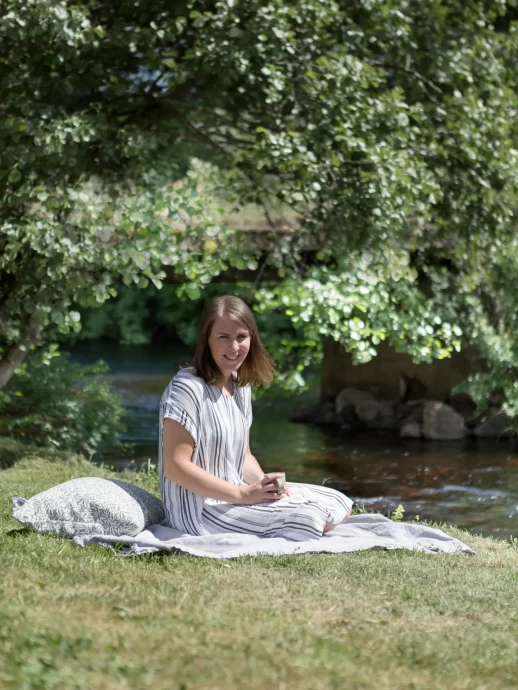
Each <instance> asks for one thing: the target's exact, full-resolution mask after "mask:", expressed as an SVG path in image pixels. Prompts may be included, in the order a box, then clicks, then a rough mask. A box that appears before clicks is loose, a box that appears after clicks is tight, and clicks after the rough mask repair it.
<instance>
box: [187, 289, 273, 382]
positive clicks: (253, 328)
mask: <svg viewBox="0 0 518 690" xmlns="http://www.w3.org/2000/svg"><path fill="white" fill-rule="evenodd" d="M218 316H228V317H230V318H231V319H233V320H234V321H236V322H237V323H239V324H240V325H241V326H242V327H243V328H245V329H246V330H247V331H248V332H249V333H250V349H249V351H248V354H247V356H246V358H245V360H244V361H243V363H242V364H241V366H240V367H239V369H238V370H237V379H236V382H237V385H238V386H246V385H248V384H249V385H251V386H260V385H263V384H265V383H270V382H271V381H272V379H273V375H274V373H275V363H274V361H273V359H272V358H271V357H270V355H269V354H268V352H267V350H266V348H265V347H264V345H263V343H262V341H261V337H260V335H259V330H258V328H257V323H256V321H255V318H254V315H253V313H252V310H251V309H250V307H249V306H248V305H247V304H246V303H245V302H243V300H242V299H240V298H239V297H234V296H233V295H220V296H218V297H214V298H213V299H211V300H210V302H208V303H207V304H206V305H205V308H204V310H203V312H202V315H201V317H200V322H199V324H198V339H197V342H196V351H195V353H194V358H193V359H192V361H191V362H190V363H189V364H190V366H191V367H192V368H193V369H194V371H195V374H196V376H199V377H201V378H202V379H203V380H204V381H205V383H208V384H209V385H214V384H215V383H217V382H218V381H219V380H220V378H221V372H220V370H219V367H218V366H217V364H216V362H215V361H214V358H213V357H212V353H211V351H210V347H209V336H210V334H211V331H212V328H213V326H214V323H215V321H216V319H217V318H218Z"/></svg>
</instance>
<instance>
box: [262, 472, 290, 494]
mask: <svg viewBox="0 0 518 690" xmlns="http://www.w3.org/2000/svg"><path fill="white" fill-rule="evenodd" d="M275 475H277V476H275ZM278 475H281V476H280V477H279V476H278ZM264 476H265V477H272V482H275V483H276V484H277V493H278V494H282V493H283V492H284V489H285V488H286V472H268V473H267V474H265V475H264Z"/></svg>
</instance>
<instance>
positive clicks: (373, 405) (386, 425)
mask: <svg viewBox="0 0 518 690" xmlns="http://www.w3.org/2000/svg"><path fill="white" fill-rule="evenodd" d="M354 411H355V412H356V414H357V416H358V419H359V420H360V422H362V423H363V424H365V425H366V426H368V427H369V428H371V429H394V428H395V427H396V426H397V419H396V413H395V410H394V406H393V405H391V404H390V403H388V402H385V401H382V400H381V401H380V400H365V401H363V402H361V403H359V404H358V405H356V407H355V410H354Z"/></svg>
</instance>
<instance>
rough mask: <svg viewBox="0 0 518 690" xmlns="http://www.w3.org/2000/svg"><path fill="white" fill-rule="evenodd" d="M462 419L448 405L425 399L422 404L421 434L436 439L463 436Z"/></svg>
mask: <svg viewBox="0 0 518 690" xmlns="http://www.w3.org/2000/svg"><path fill="white" fill-rule="evenodd" d="M464 435H465V429H464V419H463V417H461V415H460V414H457V412H455V410H452V408H451V407H450V406H449V405H446V404H445V403H443V402H439V401H436V400H427V401H426V402H425V403H424V405H423V436H424V437H425V438H429V439H432V440H437V441H455V440H456V439H459V438H464Z"/></svg>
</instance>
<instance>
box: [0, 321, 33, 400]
mask: <svg viewBox="0 0 518 690" xmlns="http://www.w3.org/2000/svg"><path fill="white" fill-rule="evenodd" d="M42 328H43V324H42V323H41V321H40V320H39V319H38V318H37V317H36V316H31V318H30V319H29V321H28V323H27V325H26V326H25V329H24V330H23V333H22V337H21V338H20V340H19V342H18V343H15V344H14V345H11V347H10V348H9V349H8V350H7V352H6V353H5V354H4V356H3V357H2V359H0V390H1V389H2V388H4V386H6V385H7V383H8V382H9V381H10V379H11V378H12V376H13V374H14V372H15V371H16V369H17V368H18V367H19V366H20V364H21V363H22V362H23V360H24V359H25V357H26V356H27V353H28V352H29V348H30V346H31V345H34V343H36V342H37V341H38V338H39V337H40V333H41V330H42Z"/></svg>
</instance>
